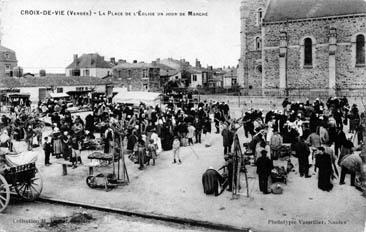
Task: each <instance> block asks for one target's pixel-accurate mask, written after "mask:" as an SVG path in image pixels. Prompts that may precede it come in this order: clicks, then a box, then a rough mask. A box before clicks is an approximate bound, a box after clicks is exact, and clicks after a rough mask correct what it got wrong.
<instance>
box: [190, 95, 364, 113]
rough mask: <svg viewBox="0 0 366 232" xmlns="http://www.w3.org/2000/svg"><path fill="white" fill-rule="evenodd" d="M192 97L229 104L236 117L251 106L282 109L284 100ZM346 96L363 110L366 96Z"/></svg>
mask: <svg viewBox="0 0 366 232" xmlns="http://www.w3.org/2000/svg"><path fill="white" fill-rule="evenodd" d="M194 97H195V98H197V99H200V100H201V101H204V100H206V101H216V102H217V101H218V102H225V103H227V104H228V105H229V106H230V109H231V111H235V113H234V115H235V116H236V117H240V116H241V113H242V111H243V112H245V111H247V110H249V109H251V108H254V109H263V110H264V111H269V110H271V109H282V102H283V100H284V97H278V96H265V97H262V96H227V95H196V96H194ZM315 98H317V97H316V96H313V97H312V98H309V99H310V101H313V100H315ZM347 98H348V102H349V104H350V105H352V104H357V106H358V109H359V110H360V112H363V111H364V110H365V106H366V97H363V96H362V95H355V96H349V97H347ZM288 99H289V101H293V102H296V101H300V102H305V100H306V97H299V96H294V97H291V96H289V97H288ZM319 99H321V100H322V101H324V102H326V101H327V100H328V97H320V98H319ZM364 104H365V106H364ZM234 115H233V116H234Z"/></svg>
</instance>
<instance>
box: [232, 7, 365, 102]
mask: <svg viewBox="0 0 366 232" xmlns="http://www.w3.org/2000/svg"><path fill="white" fill-rule="evenodd" d="M240 11H241V55H240V62H239V71H238V72H239V75H238V82H239V81H240V82H241V83H242V85H243V87H244V94H245V95H265V96H271V95H280V96H281V95H282V96H283V95H289V96H291V95H293V96H320V95H322V96H328V95H339V96H340V95H348V96H350V95H359V94H362V95H366V65H365V56H366V53H365V37H366V1H365V0H243V1H242V6H241V8H240Z"/></svg>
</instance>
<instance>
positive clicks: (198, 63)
mask: <svg viewBox="0 0 366 232" xmlns="http://www.w3.org/2000/svg"><path fill="white" fill-rule="evenodd" d="M196 68H202V66H201V62H200V61H199V60H198V59H196Z"/></svg>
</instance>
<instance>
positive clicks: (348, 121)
mask: <svg viewBox="0 0 366 232" xmlns="http://www.w3.org/2000/svg"><path fill="white" fill-rule="evenodd" d="M345 126H347V127H348V128H349V131H345ZM243 127H244V130H245V136H246V137H247V138H250V142H249V143H248V150H249V151H250V152H251V154H253V156H254V160H255V161H256V164H257V173H258V175H259V179H260V180H259V181H260V189H261V191H262V192H264V193H268V188H267V185H266V183H267V179H268V178H269V176H270V175H271V170H272V168H273V162H268V160H272V161H273V160H277V159H278V158H280V157H282V156H286V155H291V154H292V155H293V156H295V157H297V158H298V163H299V174H300V176H303V177H305V178H310V177H311V170H312V169H311V167H313V168H314V169H313V170H314V172H317V173H318V187H319V189H322V190H324V191H330V190H332V188H333V181H334V180H335V179H337V176H339V184H344V183H345V176H346V175H347V174H350V176H351V185H352V186H355V184H356V183H355V182H356V180H357V178H356V177H357V176H358V175H359V174H360V172H361V165H362V160H361V157H360V155H359V153H357V152H355V151H357V150H360V149H361V144H363V142H364V141H363V136H364V135H365V131H366V117H365V114H364V113H361V114H360V112H359V110H358V107H357V105H356V104H353V105H352V107H349V104H348V100H347V98H345V97H343V98H338V97H331V98H329V99H328V100H327V101H326V102H323V101H321V100H319V99H316V100H315V101H314V102H310V101H309V100H306V101H305V102H290V101H289V100H288V99H287V98H286V99H285V100H284V101H283V103H282V109H277V110H270V111H268V112H267V113H266V114H264V112H263V111H262V110H258V109H252V110H250V111H248V112H246V113H245V115H244V116H243ZM346 134H348V135H351V136H346ZM224 140H225V139H224ZM224 146H225V144H224ZM289 152H290V154H289ZM263 153H265V154H266V155H264V156H267V158H265V157H262V156H263ZM264 160H267V161H264ZM338 169H340V171H339V170H338ZM339 172H340V173H339ZM261 179H262V181H261Z"/></svg>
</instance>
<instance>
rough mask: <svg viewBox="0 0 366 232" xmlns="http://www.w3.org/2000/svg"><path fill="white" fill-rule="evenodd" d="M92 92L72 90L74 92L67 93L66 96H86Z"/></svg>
mask: <svg viewBox="0 0 366 232" xmlns="http://www.w3.org/2000/svg"><path fill="white" fill-rule="evenodd" d="M90 92H92V91H91V90H74V91H68V92H67V94H69V95H82V94H88V93H90Z"/></svg>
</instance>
